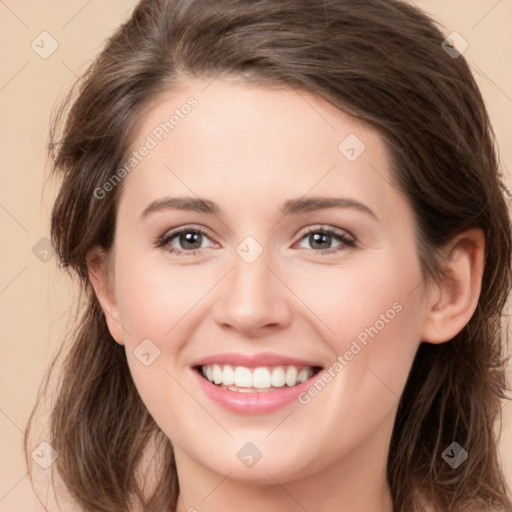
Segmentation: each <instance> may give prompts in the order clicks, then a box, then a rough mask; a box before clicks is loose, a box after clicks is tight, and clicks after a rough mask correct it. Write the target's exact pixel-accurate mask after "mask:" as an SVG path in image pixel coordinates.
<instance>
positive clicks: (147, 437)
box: [26, 0, 512, 512]
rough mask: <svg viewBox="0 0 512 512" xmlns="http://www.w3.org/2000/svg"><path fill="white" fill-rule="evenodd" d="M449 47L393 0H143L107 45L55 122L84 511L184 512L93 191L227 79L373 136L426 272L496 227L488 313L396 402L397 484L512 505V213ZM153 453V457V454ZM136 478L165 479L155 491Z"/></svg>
mask: <svg viewBox="0 0 512 512" xmlns="http://www.w3.org/2000/svg"><path fill="white" fill-rule="evenodd" d="M443 39H444V36H443V35H442V32H441V30H440V29H439V28H438V27H437V26H436V24H435V22H433V21H432V20H431V19H430V18H428V17H427V16H426V15H425V14H424V13H422V12H421V11H420V10H418V9H416V8H415V7H413V6H411V5H409V4H406V3H404V2H401V1H398V0H322V1H319V0H318V1H317V0H215V1H212V0H142V1H141V2H140V3H139V4H138V5H137V7H136V9H135V11H134V12H133V14H132V16H131V18H130V19H129V20H128V21H127V22H126V23H125V24H123V25H122V26H121V27H120V28H119V29H118V30H117V32H116V33H115V34H114V35H113V36H112V37H111V38H110V39H109V40H108V41H107V43H106V46H105V47H104V49H103V51H102V52H101V54H100V55H99V57H98V58H97V59H96V60H95V62H94V63H93V64H92V65H91V67H90V68H89V69H88V71H87V72H86V73H85V75H84V76H83V77H82V79H81V80H80V81H79V82H78V84H77V86H76V88H75V90H74V92H73V91H72V92H71V93H70V95H69V96H68V97H67V99H66V100H65V102H64V103H63V104H62V105H61V108H60V109H59V111H58V112H57V115H56V117H55V119H54V122H53V125H52V130H51V142H50V151H51V155H52V157H53V171H54V174H55V175H58V176H61V177H62V184H61V187H60V191H59V194H58V197H57V199H56V201H55V204H54V208H53V212H52V225H51V232H52V240H53V243H54V247H55V250H56V252H57V254H58V257H59V260H60V263H61V265H62V266H63V267H64V268H66V269H69V270H71V271H73V272H75V273H76V275H77V276H78V278H79V281H80V284H81V289H82V291H83V296H84V298H85V301H84V308H83V310H82V312H81V317H80V319H79V321H78V325H77V329H76V332H75V333H74V335H73V336H72V339H68V340H64V344H63V346H65V347H66V350H65V358H64V359H63V362H62V370H61V371H60V375H59V381H58V389H57V394H56V398H55V403H54V404H53V408H52V411H51V416H50V420H49V425H50V438H49V443H50V444H51V445H52V447H53V448H54V449H55V450H56V451H57V452H58V458H57V460H56V461H55V463H54V466H53V467H54V468H55V469H56V470H57V473H58V475H59V477H60V478H61V479H62V481H63V483H64V484H65V486H66V488H67V489H68V491H69V493H70V495H71V496H72V498H73V499H74V500H75V501H76V503H77V504H78V505H79V506H80V507H81V509H82V510H84V511H87V512H93V511H94V512H97V511H99V510H101V511H105V512H126V511H127V510H135V509H137V510H138V509H142V510H144V511H156V510H158V511H162V510H168V509H169V507H171V509H172V510H173V509H174V508H175V506H176V502H177V497H178V494H179V485H178V479H177V474H176V468H175V461H174V456H173V451H172V445H171V443H170V441H169V440H168V439H167V438H166V437H165V436H164V435H163V433H162V432H161V431H160V430H159V429H158V427H157V425H156V424H155V422H154V421H153V419H152V418H151V416H150V415H149V413H148V411H147V410H146V408H145V406H144V404H143V403H142V401H141V399H140V397H139V395H138V393H137V390H136V388H135V385H134V383H133V381H132V379H131V376H130V372H129V370H128V365H127V360H126V356H125V352H124V348H123V347H121V346H119V345H118V344H117V343H115V342H114V340H113V338H112V337H111V335H110V333H109V331H108V329H107V326H106V322H105V319H104V316H103V313H102V310H101V308H100V306H99V304H98V301H97V299H96V298H95V295H94V293H93V291H92V288H91V284H90V282H89V278H88V272H87V265H86V259H85V257H86V254H87V252H88V251H89V250H90V249H91V248H93V247H95V246H101V247H103V248H104V249H105V250H106V251H108V250H109V249H110V248H111V246H112V241H113V235H114V230H115V223H116V209H117V204H118V201H119V195H120V193H121V191H122V187H121V186H119V187H115V188H114V189H113V190H112V191H111V192H109V194H108V197H107V198H105V199H101V198H98V197H97V194H95V193H94V191H95V190H96V189H97V188H98V187H101V186H102V185H103V184H104V183H106V182H107V181H108V180H109V179H111V178H112V176H113V174H114V173H115V172H116V171H117V170H118V169H119V167H120V166H121V165H122V163H123V162H124V161H125V159H126V153H127V148H128V145H129V143H130V138H131V137H132V136H133V133H134V130H135V129H136V127H137V120H138V119H139V118H140V116H141V114H142V113H143V112H144V109H145V108H147V106H148V104H149V102H150V101H152V100H154V99H155V98H157V97H158V95H159V94H160V93H162V92H164V91H166V90H170V89H172V88H173V87H176V86H178V85H180V84H183V83H186V80H187V78H189V77H194V78H204V79H205V80H213V79H214V78H215V77H218V76H219V75H222V74H224V75H231V76H238V77H241V78H243V79H244V80H246V81H247V82H248V83H253V84H259V85H261V84H263V85H281V86H290V87H293V88H295V89H297V90H303V91H308V92H312V93H314V94H316V95H318V96H321V97H323V98H324V99H326V100H327V101H329V102H331V103H332V104H334V105H336V106H338V107H339V108H340V109H343V110H345V111H347V112H349V113H351V114H352V115H354V116H356V117H358V118H359V119H361V120H362V121H363V122H366V123H369V124H370V125H371V126H373V127H374V128H375V129H376V130H377V131H378V132H379V133H380V134H381V136H382V137H383V138H384V140H385V141H386V144H387V147H388V150H389V153H390V155H391V157H392V160H393V174H394V177H395V179H396V181H397V184H398V186H399V187H400V189H401V190H402V191H403V192H404V193H405V195H406V197H407V198H408V200H409V202H410V204H411V205H412V207H413V210H414V212H415V221H416V224H417V231H418V246H419V248H420V257H421V262H422V265H423V269H424V271H425V273H426V274H427V273H435V272H439V271H440V263H439V261H438V260H437V259H436V254H437V252H436V251H437V250H438V249H439V248H440V247H442V246H443V244H445V243H446V242H447V241H449V240H450V239H451V238H452V237H453V236H454V235H456V234H458V233H460V232H461V231H463V230H465V229H468V228H471V227H480V228H481V229H482V230H483V231H484V233H485V237H486V255H485V258H486V259H485V271H484V274H483V283H482V291H481V295H480V298H479V303H478V307H477V310H476V312H475V313H474V315H473V317H472V318H471V320H470V321H469V323H468V324H467V325H466V326H465V328H464V329H463V330H462V331H461V332H460V333H459V334H458V335H457V336H455V338H453V339H452V340H450V341H449V342H447V343H443V344H440V345H433V344H428V343H422V344H421V345H420V347H419V350H418V353H417V355H416V358H415V360H414V363H413V367H412V369H411V372H410V376H409V379H408V381H407V384H406V387H405V390H404V392H403V394H402V396H401V399H400V403H399V408H398V413H397V417H396V421H395V426H394V431H393V434H392V439H391V444H390V451H389V458H388V463H387V468H388V481H389V485H390V488H391V492H392V496H393V501H394V510H395V512H405V511H407V512H412V511H416V510H423V509H422V505H421V503H420V499H419V496H420V495H421V496H424V497H426V498H427V501H428V502H429V503H431V504H432V505H433V506H435V507H437V509H438V510H440V511H443V512H444V511H456V510H462V509H463V508H464V507H465V506H476V507H481V508H484V509H485V510H489V509H491V508H493V507H496V508H497V509H506V508H508V507H511V506H512V504H511V502H510V500H509V497H508V496H507V492H508V491H507V486H506V483H505V480H504V477H503V474H502V471H501V469H500V464H499V456H498V452H497V437H496V434H495V431H494V427H495V425H496V424H499V420H500V414H501V408H500V399H502V398H504V397H505V391H506V389H507V388H506V380H505V373H504V365H505V361H504V348H503V347H504V346H505V343H504V341H503V338H504V335H505V330H504V329H503V326H502V320H503V308H504V306H505V303H506V300H507V296H508V293H509V290H510V285H511V224H510V217H509V211H508V208H507V201H506V200H505V197H504V185H503V181H502V175H501V172H500V169H499V164H498V159H497V155H496V152H495V147H494V136H493V133H492V129H491V126H490V123H489V119H488V115H487V112H486V108H485V106H484V103H483V100H482V97H481V94H480V92H479V90H478V88H477V85H476V83H475V81H474V79H473V77H472V74H471V72H470V69H469V67H468V65H467V63H466V61H465V60H464V58H463V56H459V57H458V58H454V55H453V53H452V54H451V55H450V53H449V52H447V51H446V47H443V46H442V42H443ZM68 107H70V108H68ZM64 121H65V122H64ZM59 130H60V131H59ZM52 368H53V367H52ZM50 373H51V372H50ZM53 373H55V372H53ZM48 378H49V377H48ZM44 389H46V388H43V390H44ZM36 408H37V406H36ZM33 414H34V413H33ZM30 424H33V416H32V417H31V421H30ZM30 424H29V426H30ZM29 430H30V429H27V438H26V450H27V453H28V451H29V448H28V434H29ZM452 442H457V443H459V444H460V445H461V446H462V447H464V449H465V450H466V451H467V452H468V453H469V457H468V459H467V461H466V462H465V463H464V464H462V465H461V466H459V468H458V469H452V468H451V467H450V466H449V465H448V464H447V463H446V462H445V461H444V460H443V458H442V456H441V455H442V452H443V450H444V449H445V448H446V447H448V446H449V445H450V444H451V443H452ZM150 446H153V448H154V453H155V459H151V458H150V457H149V458H147V457H146V459H144V457H145V455H144V454H146V453H147V450H148V449H149V447H150ZM28 460H30V459H29V458H28ZM144 460H146V462H144ZM148 461H149V462H148ZM141 468H146V469H148V468H151V469H152V471H153V473H154V475H153V477H154V480H152V483H151V488H149V489H148V488H147V487H146V486H147V481H148V476H147V475H143V474H142V473H143V472H144V470H143V469H141ZM153 477H152V478H153Z"/></svg>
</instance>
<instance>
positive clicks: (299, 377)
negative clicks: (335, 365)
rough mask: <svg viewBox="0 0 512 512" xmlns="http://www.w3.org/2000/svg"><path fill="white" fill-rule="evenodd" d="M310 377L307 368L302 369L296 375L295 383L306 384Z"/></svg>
mask: <svg viewBox="0 0 512 512" xmlns="http://www.w3.org/2000/svg"><path fill="white" fill-rule="evenodd" d="M309 377H310V375H309V372H308V369H307V368H302V370H301V371H300V372H299V374H298V375H297V382H306V381H307V380H308V379H309Z"/></svg>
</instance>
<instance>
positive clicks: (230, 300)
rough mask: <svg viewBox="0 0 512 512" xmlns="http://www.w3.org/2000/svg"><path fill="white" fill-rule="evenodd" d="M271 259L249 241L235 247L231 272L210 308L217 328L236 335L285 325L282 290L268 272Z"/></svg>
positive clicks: (285, 304)
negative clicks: (226, 329) (225, 328)
mask: <svg viewBox="0 0 512 512" xmlns="http://www.w3.org/2000/svg"><path fill="white" fill-rule="evenodd" d="M249 238H250V237H249ZM258 245H259V244H258ZM271 259H272V258H271V255H270V253H269V252H268V251H266V250H264V248H263V247H261V246H259V248H258V247H257V246H256V245H255V244H254V241H252V240H245V241H243V242H242V243H241V244H240V245H239V246H238V247H237V249H236V254H234V256H233V266H232V270H231V272H229V274H228V275H227V276H226V279H225V280H223V281H224V283H223V285H222V290H221V291H220V294H219V295H218V296H217V300H216V304H215V306H214V317H215V320H216V321H217V322H218V323H219V324H222V325H225V326H226V325H229V326H231V327H233V328H235V329H237V330H240V331H252V330H257V329H259V328H261V327H266V326H270V325H272V326H279V325H284V324H286V322H287V321H288V320H289V316H290V311H289V304H288V303H287V297H286V289H285V287H284V286H283V284H282V283H280V282H279V280H278V279H276V277H275V276H274V275H273V272H272V271H271V270H270V268H269V267H270V265H271V261H270V260H271Z"/></svg>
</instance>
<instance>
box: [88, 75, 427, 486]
mask: <svg viewBox="0 0 512 512" xmlns="http://www.w3.org/2000/svg"><path fill="white" fill-rule="evenodd" d="M166 123H167V124H166ZM143 148H146V149H143ZM131 151H136V152H137V155H134V156H133V160H131V161H129V162H127V167H126V168H125V171H124V172H122V171H121V172H120V174H119V177H123V175H124V174H127V175H126V176H125V177H124V178H123V184H122V186H123V190H122V194H121V196H120V203H119V208H118V217H117V226H116V235H115V242H114V250H113V252H112V259H111V263H112V265H113V267H112V268H113V289H114V292H115V302H114V303H113V304H112V308H111V315H112V316H111V317H110V318H109V326H110V328H111V331H112V333H113V335H114V337H115V338H116V340H117V341H118V342H119V343H122V344H124V345H125V347H126V354H127V357H128V362H129V366H130V370H131V372H132V375H133V379H134V381H135V384H136V386H137V388H138V390H139V393H140V395H141V397H142V400H143V401H144V403H145V405H146V406H147V408H148V410H149V411H150V413H151V415H152V416H153V417H154V419H155V420H156V422H157V423H158V425H159V426H160V428H161V429H162V430H163V431H164V432H165V434H166V435H167V436H168V437H169V438H170V439H171V440H172V442H173V445H174V448H175V451H176V457H177V461H178V467H179V465H180V463H181V464H188V465H189V466H190V467H191V466H194V465H196V467H197V468H202V471H213V472H215V473H218V474H220V475H227V474H228V473H229V474H230V477H231V478H234V479H240V480H251V481H253V482H261V483H271V482H272V483H273V482H275V480H274V479H276V480H277V481H279V482H281V483H284V482H287V481H291V480H293V479H297V478H302V477H306V476H310V475H312V474H313V473H314V472H318V471H321V470H322V469H326V468H327V467H328V466H330V467H331V469H332V468H334V467H338V468H339V471H343V468H348V469H349V470H350V471H356V470H357V468H358V467H362V466H368V465H371V464H377V465H379V464H380V462H379V461H383V460H384V459H385V457H386V454H387V443H388V441H389V437H390V435H391V429H392V425H393V420H394V416H395V412H396V408H397V404H398V399H399V396H400V394H401V392H402V390H403V388H404V385H405V381H406V378H407V375H408V372H409V370H410V367H411V364H412V361H413V358H414V355H415V352H416V350H417V347H418V344H419V340H420V339H421V332H422V323H423V318H424V310H425V303H426V295H425V293H426V292H425V286H424V283H423V279H422V273H421V269H420V264H419V259H418V255H417V251H416V244H415V225H414V221H413V214H412V210H411V208H410V205H409V204H408V202H407V200H406V199H405V198H404V197H403V196H402V195H401V194H400V192H399V191H398V190H397V188H395V186H394V185H393V182H392V178H391V170H390V160H389V157H388V154H387V151H386V149H385V146H384V143H383V140H382V138H381V137H380V136H379V135H378V134H377V133H376V132H375V131H373V130H370V129H368V128H367V127H365V126H363V125H361V124H359V123H358V122H356V120H355V119H354V118H352V117H350V116H348V115H346V114H344V113H342V112H340V111H339V110H338V109H336V108H334V107H333V106H332V105H330V104H329V103H327V102H325V101H324V100H322V99H320V98H318V97H315V96H313V95H311V94H308V93H305V92H297V91H294V90H292V89H279V90H278V89H270V88H256V87H254V86H248V85H244V84H242V83H237V82H234V81H232V82H228V81H223V80H220V79H217V80H214V81H213V82H211V83H209V84H208V83H207V82H189V83H188V84H187V85H186V87H185V86H184V87H183V88H182V89H180V90H178V91H175V92H173V93H172V94H168V95H167V96H166V97H165V98H162V99H161V100H160V101H159V102H157V103H155V104H154V105H153V106H152V108H151V109H150V110H149V111H148V112H147V115H146V116H145V117H144V119H143V120H142V121H141V124H140V126H139V128H138V131H137V135H136V137H135V139H134V141H133V144H132V145H131ZM112 183H114V181H112ZM112 183H111V184H110V186H109V185H106V186H105V187H103V188H102V190H101V191H98V192H97V194H98V196H99V195H104V196H105V197H104V200H109V197H108V194H109V193H112V192H111V188H112V187H113V186H115V183H114V184H112ZM180 233H181V234H180ZM112 318H116V319H117V320H118V322H119V324H118V323H117V322H115V321H114V320H112ZM120 326H122V328H121V327H120ZM319 368H321V370H320V372H319V373H318V369H319ZM314 372H317V373H314ZM203 373H204V374H205V375H203ZM312 374H313V375H312ZM208 378H209V379H211V380H214V381H216V382H217V383H215V382H213V383H211V382H210V381H209V380H208ZM304 379H307V380H306V381H305V382H301V381H303V380H304ZM228 388H231V389H228ZM333 464H336V466H332V465H333ZM379 467H381V466H379ZM338 475H339V473H338Z"/></svg>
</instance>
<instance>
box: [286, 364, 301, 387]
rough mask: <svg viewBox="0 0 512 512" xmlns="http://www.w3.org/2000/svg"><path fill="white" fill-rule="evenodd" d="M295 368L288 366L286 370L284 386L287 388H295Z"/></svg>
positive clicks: (296, 373) (296, 372)
mask: <svg viewBox="0 0 512 512" xmlns="http://www.w3.org/2000/svg"><path fill="white" fill-rule="evenodd" d="M298 373H299V372H298V371H297V368H295V366H288V368H287V369H286V385H287V386H295V384H297V375H298Z"/></svg>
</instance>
